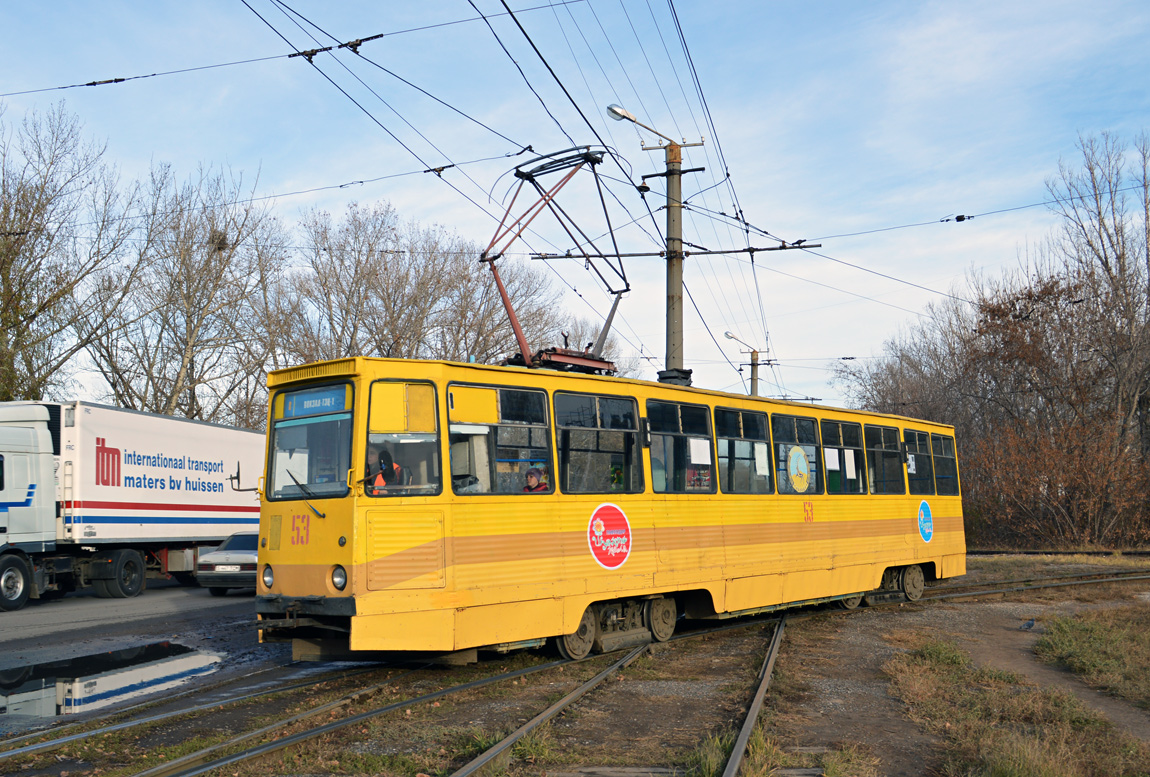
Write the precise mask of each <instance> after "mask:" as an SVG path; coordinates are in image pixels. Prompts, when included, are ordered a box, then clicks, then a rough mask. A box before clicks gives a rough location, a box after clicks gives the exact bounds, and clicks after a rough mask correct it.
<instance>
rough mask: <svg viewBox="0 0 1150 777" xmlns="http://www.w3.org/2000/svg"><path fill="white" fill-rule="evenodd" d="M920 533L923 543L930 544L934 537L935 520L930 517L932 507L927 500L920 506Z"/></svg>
mask: <svg viewBox="0 0 1150 777" xmlns="http://www.w3.org/2000/svg"><path fill="white" fill-rule="evenodd" d="M918 533H919V534H921V535H922V541H923V542H930V538H931V537H933V536H934V519H933V518H931V517H930V505H928V504H927V503H926V500H925V499H924V500H922V504H920V505H919V506H918Z"/></svg>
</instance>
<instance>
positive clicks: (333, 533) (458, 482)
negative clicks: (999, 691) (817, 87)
mask: <svg viewBox="0 0 1150 777" xmlns="http://www.w3.org/2000/svg"><path fill="white" fill-rule="evenodd" d="M268 385H269V388H270V390H271V402H270V414H269V419H268V456H267V462H268V464H267V471H266V473H265V481H264V484H263V494H262V497H263V498H262V502H261V513H260V548H259V577H260V579H259V583H258V590H257V602H256V608H257V613H258V617H259V619H260V623H259V626H260V631H261V639H263V640H264V641H284V640H288V639H290V640H292V641H293V644H294V651H293V652H294V654H295V656H296V657H297V658H300V659H306V658H320V657H336V656H340V655H346V654H348V653H349V652H351V653H357V652H360V651H419V652H427V653H455V652H461V651H470V650H473V649H477V648H478V649H484V648H486V649H496V650H507V649H511V648H517V647H529V646H536V645H541V644H543V643H544V642H545V641H546V640H547V639H551V638H553V639H554V640H555V642H556V644H557V646H558V648H559V650H560V652H561V653H563V654H564V655H567V656H570V657H580V656H583V655H586V654H587V653H588V652H590V651H592V650H610V649H615V648H618V647H622V646H625V645H629V644H635V643H640V642H645V641H648V640H651V639H655V640H665V639H667V638H669V637H670V636H671V633H672V632H673V631H674V628H675V625H676V622H677V621H678V619H679V618H680V617H687V618H722V617H730V616H732V615H742V614H748V613H752V612H762V611H766V610H770V609H775V608H779V607H782V606H789V605H795V604H799V603H813V602H820V601H828V600H839V601H840V602H841V603H842V604H843V605H844V606H846V607H852V606H858V604H859V603H860V600H862V599H863V598H864V597H866V598H867V599H869V600H872V601H873V600H881V599H883V598H891V597H902V596H905V597H907V598H909V599H912V600H913V599H917V598H918V597H919V596H920V595H921V593H922V590H923V586H924V584H925V582H926V581H927V580H934V579H939V578H944V577H950V576H953V575H961V574H963V573H964V572H965V566H966V556H965V550H966V546H965V538H964V534H963V523H962V506H961V499H960V496H959V479H958V474H959V473H958V462H957V458H956V456H955V447H954V432H953V429H952V428H951V427H947V426H943V425H939V424H935V423H929V422H926V421H918V420H913V419H910V418H903V417H899V416H892V415H882V414H876V413H863V412H856V411H850V410H843V409H836V408H829V407H818V406H812V405H806V404H798V403H791V402H782V401H774V400H765V399H759V398H756V397H748V396H742V395H734V394H729V393H724V392H719V391H709V390H704V389H696V388H687V387H683V386H676V385H668V384H661V383H651V382H646V381H638V380H627V379H621V378H611V377H602V376H596V375H587V374H572V373H564V372H556V371H548V370H538V369H525V368H514V367H494V366H485V365H476V364H459V363H451V362H435V361H410V360H397V359H370V358H362V357H359V358H351V359H342V360H337V361H329V362H321V363H317V364H311V365H306V366H302V367H296V368H292V369H285V370H280V371H277V372H274V373H272V374H271V376H270V377H269V380H268ZM369 461H370V464H369V463H368V462H369ZM463 655H464V656H467V655H468V654H467V653H464V654H463Z"/></svg>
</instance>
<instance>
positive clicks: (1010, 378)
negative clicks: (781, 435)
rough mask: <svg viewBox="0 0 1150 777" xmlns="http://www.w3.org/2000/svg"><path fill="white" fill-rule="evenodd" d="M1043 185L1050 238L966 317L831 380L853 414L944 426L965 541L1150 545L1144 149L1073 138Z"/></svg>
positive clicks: (949, 313)
mask: <svg viewBox="0 0 1150 777" xmlns="http://www.w3.org/2000/svg"><path fill="white" fill-rule="evenodd" d="M1080 150H1081V152H1082V165H1081V167H1072V166H1070V165H1067V164H1062V165H1061V167H1060V172H1059V176H1058V177H1057V178H1056V179H1054V180H1052V181H1051V182H1050V183H1049V185H1048V186H1049V189H1050V192H1051V194H1052V196H1053V198H1054V202H1055V204H1054V208H1055V210H1056V211H1057V212H1059V213H1060V214H1061V215H1062V217H1063V219H1062V228H1061V230H1060V231H1059V232H1058V233H1056V234H1055V235H1052V236H1051V237H1050V238H1049V239H1048V240H1047V241H1045V242H1044V243H1042V244H1041V245H1039V246H1038V247H1036V249H1035V250H1034V252H1033V254H1032V255H1031V256H1029V257H1027V259H1026V261H1025V263H1024V264H1023V266H1022V267H1021V269H1020V270H1019V271H1018V272H1016V273H1014V274H1011V275H1007V276H1004V277H1003V278H1001V279H998V280H994V281H990V280H986V279H983V278H977V277H972V278H970V279H969V281H968V290H967V294H966V296H967V297H968V298H969V299H970V300H971V302H970V304H969V305H967V304H965V303H957V302H948V303H947V304H946V305H943V306H933V307H931V308H930V310H929V312H930V314H931V317H930V318H928V319H927V320H926V321H925V322H923V323H920V324H919V325H917V326H915V327H912V328H910V329H909V330H907V331H906V332H904V333H901V334H900V335H899V336H897V337H896V338H892V339H891V340H889V341H887V343H886V344H885V346H884V349H883V355H882V357H880V358H879V359H877V360H876V361H875V362H873V363H872V364H869V365H865V366H862V367H856V368H847V369H844V370H841V371H840V374H839V379H840V381H841V382H842V383H843V385H844V386H845V387H846V389H847V391H848V395H849V396H851V397H852V400H853V401H854V402H855V403H857V404H860V405H862V406H865V407H869V408H873V409H877V410H885V411H888V412H900V413H905V414H908V415H917V416H922V417H926V418H930V419H932V420H938V421H944V422H949V423H953V424H954V425H955V427H956V430H957V435H958V438H959V443H960V449H961V451H962V461H963V476H964V482H965V487H964V506H965V508H966V514H967V515H968V516H969V517H970V519H971V521H970V525H971V527H972V529H973V532H972V534H973V536H974V537H975V538H976V540H981V541H983V542H1001V541H1005V542H1011V543H1017V544H1031V545H1033V544H1046V545H1071V546H1082V545H1088V544H1095V543H1097V544H1108V543H1137V542H1140V541H1144V540H1145V539H1146V538H1147V537H1150V509H1148V508H1147V505H1146V501H1145V499H1144V497H1143V494H1144V493H1145V491H1146V489H1147V487H1148V486H1150V429H1148V425H1150V249H1148V248H1147V235H1148V232H1147V230H1148V224H1150V185H1148V178H1150V176H1148V171H1150V142H1148V141H1147V139H1146V137H1145V136H1143V137H1141V138H1139V139H1138V141H1137V142H1136V144H1135V147H1134V149H1133V152H1131V150H1130V149H1128V148H1127V147H1126V146H1124V145H1123V144H1121V143H1119V142H1118V141H1117V140H1115V139H1114V138H1113V137H1112V136H1109V135H1103V136H1102V138H1101V139H1093V138H1083V139H1082V140H1081V142H1080Z"/></svg>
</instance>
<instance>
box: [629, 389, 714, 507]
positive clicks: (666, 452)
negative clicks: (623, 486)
mask: <svg viewBox="0 0 1150 777" xmlns="http://www.w3.org/2000/svg"><path fill="white" fill-rule="evenodd" d="M646 409H647V421H648V425H649V426H650V429H651V445H650V456H651V490H652V491H654V492H655V493H657V494H714V493H715V492H716V490H717V486H718V484H717V478H716V477H715V470H716V466H715V443H714V439H713V438H712V435H711V409H710V407H708V406H707V405H699V404H694V403H688V402H675V401H672V400H666V399H648V400H647V403H646ZM684 411H686V412H685V413H684ZM684 430H687V431H684ZM699 441H705V442H706V453H707V459H708V460H707V461H706V462H695V461H693V459H694V458H695V457H696V456H698V455H700V454H701V453H702V448H701V446H699V445H695V444H693V443H695V442H699ZM656 461H658V462H659V463H660V464H661V465H662V472H661V473H660V471H659V470H658V469H657V468H656V467H655V462H656ZM668 462H670V465H669V466H668ZM660 474H661V475H662V479H661V480H662V482H661V483H660ZM692 483H694V484H695V485H694V487H692ZM660 485H662V488H660V487H659V486H660Z"/></svg>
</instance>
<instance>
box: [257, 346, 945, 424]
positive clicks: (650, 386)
mask: <svg viewBox="0 0 1150 777" xmlns="http://www.w3.org/2000/svg"><path fill="white" fill-rule="evenodd" d="M382 364H388V365H397V364H403V365H408V366H409V367H410V366H412V365H420V366H421V367H428V368H435V367H438V368H441V369H444V370H453V371H455V370H458V371H464V372H470V371H474V372H482V373H487V374H491V373H495V374H502V375H507V374H514V375H516V376H519V377H538V378H546V379H554V380H557V381H559V382H560V383H567V382H572V383H584V382H592V383H600V384H602V383H606V384H610V385H612V386H619V385H628V386H635V387H637V388H641V389H642V390H643V391H644V393H647V392H650V391H659V392H663V391H670V392H674V393H683V394H689V395H691V396H698V397H721V398H725V399H730V400H732V401H736V402H739V403H745V402H747V401H751V402H755V403H764V404H770V405H772V406H783V407H790V408H795V409H806V410H808V411H810V410H815V411H820V412H829V413H849V414H852V415H860V416H866V417H868V418H885V419H890V420H897V421H900V422H904V425H905V422H912V423H915V424H930V425H932V426H938V427H944V428H949V429H953V425H951V424H944V423H939V422H937V421H927V420H924V419H921V418H915V417H913V416H906V415H899V414H896V413H880V412H876V411H873V410H857V409H853V408H845V407H837V406H835V405H822V404H816V403H814V402H799V401H795V400H790V399H768V398H766V397H752V396H749V395H747V394H736V393H734V392H730V391H721V390H719V389H709V388H700V387H696V386H681V385H676V384H673V383H659V382H658V381H652V380H642V379H639V378H621V377H617V376H610V375H591V374H587V373H578V372H565V371H561V370H553V369H547V368H541V367H520V366H510V365H499V364H476V363H473V362H456V361H447V360H442V359H394V358H385V357H375V356H353V357H348V358H344V359H332V360H328V361H322V362H312V363H310V364H304V365H299V366H296V367H285V368H283V369H279V370H274V371H272V372H269V373H268V388H280V387H282V386H285V385H287V384H291V383H296V382H302V381H313V380H324V379H328V380H330V379H332V378H348V377H352V376H355V375H359V374H361V373H364V372H366V371H370V367H369V365H382ZM412 377H413V378H414V377H416V376H414V375H413V376H412ZM419 377H423V376H419Z"/></svg>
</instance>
